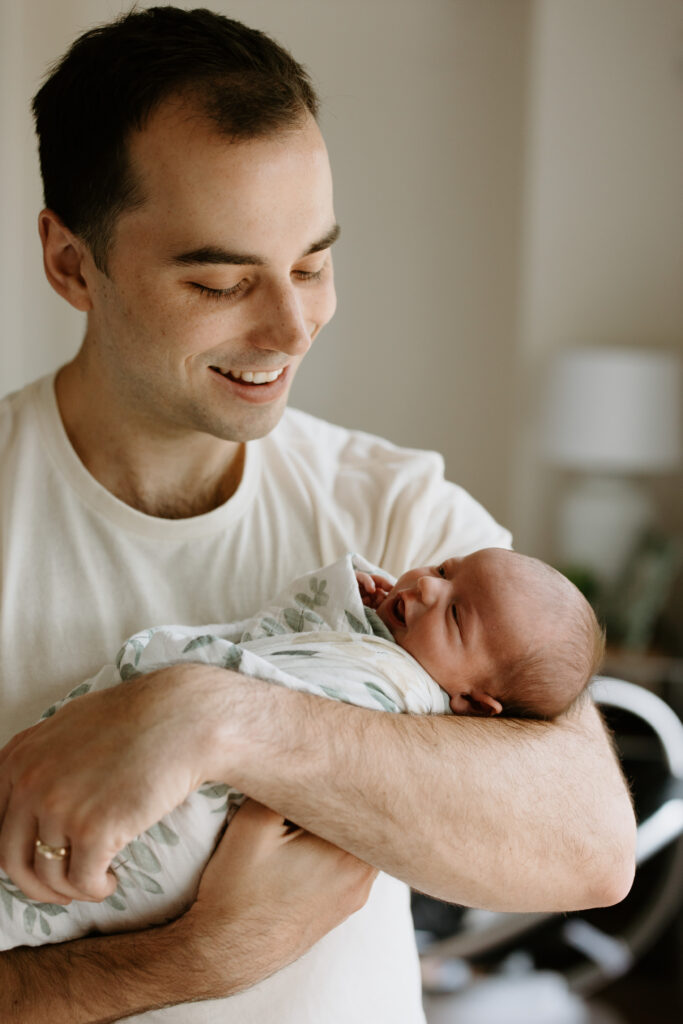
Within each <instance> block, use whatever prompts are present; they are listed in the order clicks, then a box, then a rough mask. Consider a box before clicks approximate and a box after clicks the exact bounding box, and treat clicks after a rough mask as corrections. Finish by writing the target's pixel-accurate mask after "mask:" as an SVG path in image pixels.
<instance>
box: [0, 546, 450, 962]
mask: <svg viewBox="0 0 683 1024" xmlns="http://www.w3.org/2000/svg"><path fill="white" fill-rule="evenodd" d="M354 568H358V569H363V570H365V571H367V572H378V571H381V570H378V569H377V568H376V567H375V566H372V565H370V564H369V563H368V562H366V561H365V560H364V559H363V558H361V557H360V556H358V555H353V556H352V555H346V556H345V557H344V558H342V559H339V561H337V562H335V563H333V564H332V565H330V566H327V567H325V568H323V569H320V570H316V571H314V572H311V573H308V574H306V575H305V576H302V577H300V578H299V579H297V580H294V581H293V583H291V584H290V586H289V587H287V589H286V590H285V591H284V592H282V593H281V594H279V595H278V596H277V597H276V598H275V599H274V601H273V603H272V604H271V605H270V606H268V607H267V608H265V609H263V610H262V611H261V612H260V613H259V614H258V615H256V616H254V617H253V618H251V619H248V620H245V621H243V622H239V623H231V624H222V625H210V626H201V627H188V626H162V627H157V628H154V629H149V630H146V631H144V632H141V633H137V634H136V635H135V636H133V637H131V638H130V639H129V640H128V641H126V643H125V644H124V646H123V647H122V649H121V651H120V652H119V655H118V658H117V660H116V664H115V665H108V666H105V668H103V669H102V671H101V672H100V673H98V675H97V676H96V677H95V678H94V679H92V680H89V681H88V682H85V683H82V684H81V685H80V686H77V687H76V688H75V689H74V690H72V691H71V693H69V695H68V696H67V697H66V698H65V700H64V701H62V702H60V703H59V704H56V705H53V706H52V707H51V708H49V709H48V710H47V711H46V712H45V715H43V717H44V718H45V717H49V716H50V715H51V714H54V713H55V712H56V711H57V710H58V709H59V707H61V705H62V704H63V703H65V702H66V701H68V700H73V699H74V698H76V697H78V696H81V695H82V694H84V693H88V692H90V691H91V690H99V689H105V688H107V687H109V686H115V685H117V684H121V683H125V681H127V680H131V679H134V678H136V677H137V676H139V675H141V674H143V673H146V672H152V671H154V670H155V669H157V668H160V667H162V666H164V665H169V664H173V663H177V662H181V661H189V662H206V663H209V664H212V665H220V666H222V667H224V668H230V669H235V670H238V671H240V672H241V673H243V674H244V675H246V676H255V677H257V678H260V679H266V680H268V681H270V682H272V683H276V684H279V685H282V686H287V687H290V688H292V689H296V690H304V691H307V692H309V693H313V694H317V695H319V696H325V697H329V698H331V699H332V700H340V701H346V702H347V703H351V704H356V705H359V706H362V707H366V708H370V709H373V710H383V711H393V712H411V713H414V714H449V713H450V709H449V698H448V695H447V694H445V693H444V691H443V690H442V689H441V688H440V687H439V686H438V685H437V684H436V683H435V682H434V680H433V679H432V678H431V677H430V676H429V675H427V673H426V672H425V671H424V670H423V669H422V668H421V667H420V665H419V664H418V663H417V662H416V661H415V660H414V659H413V658H412V657H411V656H410V655H409V654H408V653H407V652H406V651H404V650H403V649H402V648H401V647H399V646H398V645H397V644H396V643H395V642H394V641H393V639H392V638H391V635H390V633H389V632H388V631H387V629H386V627H385V626H384V625H383V623H382V622H381V621H380V619H379V618H378V616H377V615H376V614H375V613H374V612H373V611H372V610H371V609H366V608H365V607H364V606H363V603H362V601H361V599H360V594H359V590H358V585H357V583H356V578H355V573H354ZM384 575H386V574H384ZM243 799H244V797H243V795H242V794H240V793H238V792H237V791H236V790H234V789H232V788H231V787H229V786H227V785H225V784H223V783H219V784H217V783H212V782H207V783H206V784H204V785H203V786H201V787H200V788H199V789H198V790H197V791H196V792H194V793H192V794H191V795H190V796H189V797H188V799H187V800H185V802H184V803H183V804H181V805H180V806H179V807H177V808H176V809H175V810H174V811H172V812H171V814H168V815H166V817H164V818H163V819H162V820H161V821H159V822H157V823H156V824H155V825H152V827H151V828H149V829H148V830H147V831H146V832H145V833H144V834H143V835H140V836H138V837H137V838H136V839H134V840H133V841H132V842H130V843H129V844H128V846H126V847H125V849H124V850H122V851H121V853H120V854H119V855H118V856H117V857H116V858H115V860H114V862H113V866H114V870H115V873H116V876H117V879H118V887H117V889H116V892H115V893H114V894H113V895H112V896H110V897H108V898H107V899H106V900H105V901H104V902H103V903H99V904H93V903H85V902H73V903H72V904H71V905H70V906H68V907H62V906H57V905H53V904H46V903H39V902H36V901H34V900H29V899H28V898H27V897H25V896H24V895H23V893H21V891H20V890H19V889H18V888H17V887H16V886H15V885H14V884H13V883H12V882H11V881H10V879H9V878H7V876H6V875H4V874H3V873H2V872H0V949H10V948H12V947H13V946H17V945H42V944H43V943H46V942H63V941H66V940H68V939H74V938H79V937H81V936H83V935H85V934H87V933H88V932H91V931H98V932H103V933H107V932H117V931H127V930H131V929H137V928H143V927H145V926H147V925H151V924H157V923H161V922H163V921H167V920H171V919H173V918H175V917H177V916H178V915H179V914H180V913H182V911H183V910H184V909H185V908H186V907H187V906H188V905H189V904H190V902H191V901H192V899H193V897H194V894H195V892H196V890H197V886H198V883H199V879H200V876H201V874H202V871H203V869H204V867H205V865H206V863H207V861H208V859H209V858H210V856H211V853H212V852H213V849H214V847H215V844H216V841H217V839H218V838H219V836H220V835H221V832H222V829H223V827H224V825H225V822H226V818H227V820H228V821H229V819H230V817H231V815H232V814H233V813H234V811H235V810H236V808H237V807H238V806H239V804H240V803H241V802H242V800H243Z"/></svg>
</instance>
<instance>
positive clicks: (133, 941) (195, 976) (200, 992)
mask: <svg viewBox="0 0 683 1024" xmlns="http://www.w3.org/2000/svg"><path fill="white" fill-rule="evenodd" d="M375 876H376V871H375V870H374V869H373V868H371V867H369V866H368V865H367V864H364V863H363V862H362V861H360V860H357V859H356V858H355V857H353V856H351V855H350V854H347V853H344V852H343V851H342V850H339V849H338V848H337V847H335V846H332V845H331V844H329V843H326V842H325V841H324V840H322V839H318V838H317V836H314V835H311V834H310V833H307V832H303V831H301V830H300V831H298V832H296V833H294V834H292V833H287V832H286V830H285V827H284V824H283V818H282V815H279V814H274V813H273V812H272V811H269V810H267V808H265V807H263V806H262V805H261V804H256V803H253V802H252V801H247V802H246V803H245V804H244V806H243V807H242V808H241V809H240V810H239V811H238V813H237V814H236V815H235V817H234V818H233V820H232V822H231V824H230V827H229V828H228V830H227V832H226V834H225V836H224V837H223V839H222V840H221V842H220V843H219V845H218V847H217V849H216V852H215V853H214V855H213V858H212V860H211V861H210V863H209V865H208V867H207V869H206V871H205V872H204V875H203V878H202V881H201V884H200V886H199V891H198V893H197V899H196V902H195V903H194V904H193V905H192V907H191V908H190V909H189V910H188V911H187V912H186V913H185V914H184V915H183V916H182V917H179V918H178V919H177V920H176V921H173V922H171V924H168V925H162V926H160V927H157V928H151V929H149V930H148V931H143V932H133V933H124V934H121V935H109V936H96V937H92V938H86V939H79V940H77V941H76V942H69V943H65V944H62V945H47V946H42V947H40V948H38V949H31V948H25V947H23V948H20V949H13V950H10V951H8V952H6V953H2V954H0V1020H2V1021H3V1022H8V1024H48V1022H49V1024H102V1022H104V1021H115V1020H120V1019H121V1018H123V1017H128V1016H130V1015H131V1014H138V1013H143V1012H145V1011H147V1010H154V1009H159V1008H161V1007H164V1006H171V1005H173V1004H177V1003H184V1002H187V1001H194V1000H202V999H217V998H221V997H224V996H230V995H234V994H235V993H237V992H241V991H242V990H243V989H245V988H249V987H250V986H252V985H254V984H256V983H257V982H259V981H262V980H263V979H265V978H267V977H269V975H271V974H273V973H275V972H276V971H278V970H280V969H281V968H282V967H285V966H286V965H287V964H290V963H292V962H293V961H294V960H296V959H297V958H298V957H300V956H301V955H302V954H303V953H305V952H306V951H307V950H308V949H309V948H310V947H311V946H312V945H314V944H315V943H316V942H317V941H318V940H319V939H321V938H322V937H323V936H324V935H325V934H327V932H328V931H330V930H331V929H332V928H334V927H336V926H337V925H339V924H341V923H342V921H344V920H345V919H346V918H347V917H348V916H349V915H350V914H352V913H354V912H355V911H357V910H359V909H360V908H361V907H362V906H363V905H364V903H365V901H366V900H367V898H368V895H369V893H370V889H371V887H372V882H373V881H374V878H375Z"/></svg>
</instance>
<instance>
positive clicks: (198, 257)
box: [171, 224, 341, 267]
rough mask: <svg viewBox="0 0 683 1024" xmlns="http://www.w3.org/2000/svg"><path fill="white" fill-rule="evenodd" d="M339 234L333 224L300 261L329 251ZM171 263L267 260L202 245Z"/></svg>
mask: <svg viewBox="0 0 683 1024" xmlns="http://www.w3.org/2000/svg"><path fill="white" fill-rule="evenodd" d="M340 234H341V228H340V227H339V225H338V224H335V225H334V227H333V228H330V230H329V231H328V232H327V234H326V235H323V237H322V238H320V239H318V241H317V242H313V244H312V245H310V246H309V247H308V249H307V250H306V252H304V253H302V254H301V257H300V258H301V259H303V257H304V256H311V255H312V254H313V253H314V252H321V251H322V250H323V249H329V247H330V246H331V245H332V244H333V243H334V242H336V241H337V239H338V238H339V235H340ZM171 262H172V263H175V264H177V265H179V266H181V267H192V266H196V265H198V264H229V265H231V266H240V267H264V266H265V265H266V264H267V262H268V261H267V260H265V259H264V258H263V256H255V255H253V254H252V253H245V252H234V251H233V250H231V249H224V248H223V247H222V246H220V245H202V246H200V248H199V249H190V250H189V251H188V252H181V253H178V254H177V255H176V256H172V257H171Z"/></svg>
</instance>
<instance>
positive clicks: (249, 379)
mask: <svg viewBox="0 0 683 1024" xmlns="http://www.w3.org/2000/svg"><path fill="white" fill-rule="evenodd" d="M209 369H211V370H214V371H215V372H216V373H220V375H221V377H227V378H228V380H234V381H242V382H243V383H245V384H272V382H273V381H274V380H277V379H278V377H279V376H280V375H281V374H282V373H284V371H285V370H286V367H285V366H281V367H280V368H279V370H221V369H220V367H218V366H211V367H209Z"/></svg>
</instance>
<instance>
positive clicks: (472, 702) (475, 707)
mask: <svg viewBox="0 0 683 1024" xmlns="http://www.w3.org/2000/svg"><path fill="white" fill-rule="evenodd" d="M451 711H452V712H453V713H454V714H456V715H476V716H477V718H493V717H494V716H495V715H500V714H501V713H502V711H503V705H502V704H501V703H500V701H499V700H497V699H496V698H495V697H492V696H491V694H490V693H486V691H485V690H472V693H458V694H456V695H455V696H454V697H451Z"/></svg>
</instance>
